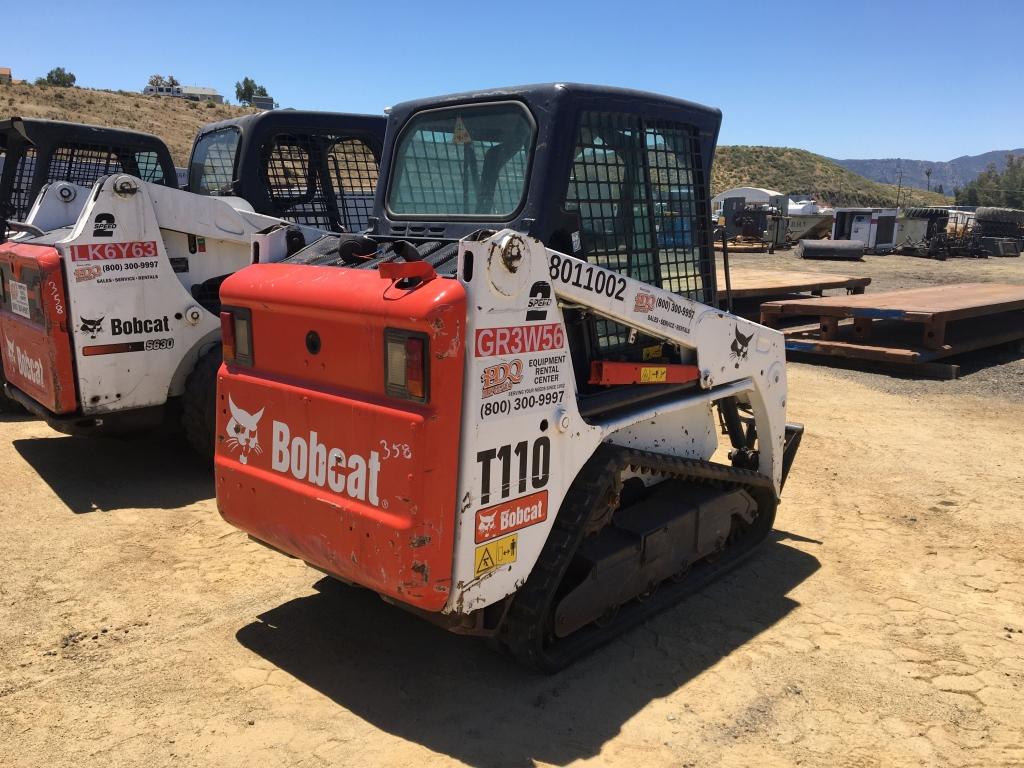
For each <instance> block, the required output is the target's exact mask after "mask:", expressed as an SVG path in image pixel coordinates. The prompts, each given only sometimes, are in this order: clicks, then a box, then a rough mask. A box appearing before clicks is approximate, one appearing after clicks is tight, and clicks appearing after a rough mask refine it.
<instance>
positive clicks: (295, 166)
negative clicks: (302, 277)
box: [260, 133, 379, 232]
mask: <svg viewBox="0 0 1024 768" xmlns="http://www.w3.org/2000/svg"><path fill="white" fill-rule="evenodd" d="M260 158H261V165H262V167H261V169H260V171H261V177H262V180H263V182H264V184H265V185H266V189H267V193H268V195H269V197H270V200H271V204H272V206H273V209H274V210H273V212H272V215H274V216H278V217H279V218H282V219H287V220H289V221H294V222H295V223H296V224H306V225H308V226H312V227H318V228H319V229H324V230H332V231H336V232H337V231H342V230H344V231H347V232H361V231H363V230H365V229H366V228H367V227H368V226H369V217H370V215H371V213H372V212H373V196H374V192H375V191H376V187H377V176H378V164H379V163H378V159H377V157H376V156H375V155H374V154H373V150H372V149H371V148H370V146H369V145H368V144H367V143H366V142H364V141H363V140H362V139H359V138H356V137H353V136H344V135H335V134H329V133H278V134H275V135H274V136H273V137H272V138H271V139H270V140H269V141H268V142H266V143H265V144H264V145H263V146H262V147H261V149H260Z"/></svg>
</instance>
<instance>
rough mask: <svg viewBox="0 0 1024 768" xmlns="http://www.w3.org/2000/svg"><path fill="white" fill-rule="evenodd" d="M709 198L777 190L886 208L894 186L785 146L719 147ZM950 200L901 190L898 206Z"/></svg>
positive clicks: (893, 195)
mask: <svg viewBox="0 0 1024 768" xmlns="http://www.w3.org/2000/svg"><path fill="white" fill-rule="evenodd" d="M711 186H712V188H713V191H714V193H715V194H717V193H719V192H722V191H723V190H726V189H730V188H732V187H742V186H752V187H765V188H767V189H775V190H778V191H779V192H783V193H790V192H808V193H810V194H811V196H812V197H813V198H815V199H816V200H817V201H818V202H819V203H827V204H829V205H868V206H881V205H892V204H893V203H895V201H896V187H895V186H893V185H891V184H880V183H878V182H876V181H869V180H868V179H865V178H864V177H863V176H858V175H857V174H855V173H853V172H852V171H848V170H846V169H845V168H843V167H842V166H840V165H839V164H838V163H835V162H833V161H832V160H829V159H828V158H827V157H822V156H821V155H816V154H814V153H813V152H808V151H806V150H803V149H790V148H788V147H744V146H722V147H719V148H718V150H717V151H716V152H715V164H714V166H713V167H712V172H711ZM952 201H953V199H952V198H951V197H947V196H945V195H940V194H938V193H937V192H926V191H924V190H922V189H911V188H908V187H906V186H904V187H903V190H902V192H901V193H900V204H901V205H948V204H950V203H952Z"/></svg>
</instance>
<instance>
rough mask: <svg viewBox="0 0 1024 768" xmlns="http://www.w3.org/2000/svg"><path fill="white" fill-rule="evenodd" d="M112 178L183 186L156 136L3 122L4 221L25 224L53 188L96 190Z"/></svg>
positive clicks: (0, 203)
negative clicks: (45, 189) (98, 184)
mask: <svg viewBox="0 0 1024 768" xmlns="http://www.w3.org/2000/svg"><path fill="white" fill-rule="evenodd" d="M112 173H128V174H131V175H132V176H137V177H139V178H140V179H142V180H143V181H149V182H153V183H155V184H163V185H165V186H169V187H177V186H178V182H177V173H176V171H175V169H174V162H173V161H172V159H171V153H170V150H169V149H168V148H167V145H166V144H164V142H163V141H161V140H160V139H159V138H157V137H156V136H153V135H152V134H148V133H139V132H137V131H125V130H120V129H115V128H103V127H100V126H95V125H84V124H82V123H67V122H60V121H57V120H35V119H29V118H20V117H12V118H10V119H9V120H0V216H2V217H3V218H5V219H7V220H14V221H24V220H25V218H26V217H27V216H28V213H29V211H30V210H31V208H32V203H33V201H34V200H35V198H36V196H37V195H38V194H39V191H40V190H41V189H42V188H43V186H44V185H46V184H49V183H50V182H56V181H67V182H70V183H72V184H74V185H77V186H81V187H91V186H92V185H93V183H94V182H95V181H96V180H97V179H99V178H101V177H103V176H107V175H109V174H112ZM82 202H83V203H84V199H83V201H82ZM0 234H2V233H0Z"/></svg>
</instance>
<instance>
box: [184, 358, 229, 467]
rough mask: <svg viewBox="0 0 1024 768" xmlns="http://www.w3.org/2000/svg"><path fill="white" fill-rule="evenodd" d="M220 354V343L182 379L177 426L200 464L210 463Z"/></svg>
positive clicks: (215, 434) (213, 446)
mask: <svg viewBox="0 0 1024 768" xmlns="http://www.w3.org/2000/svg"><path fill="white" fill-rule="evenodd" d="M222 360H223V353H222V351H221V346H220V344H216V345H214V346H213V347H211V348H210V350H209V351H208V352H206V353H205V354H204V355H202V356H201V357H200V358H199V361H198V362H197V363H196V367H195V368H193V369H192V373H190V374H189V375H188V378H187V379H186V380H185V394H184V395H183V396H182V398H181V401H182V402H181V426H182V428H183V429H184V430H185V438H186V439H187V440H188V443H189V445H191V446H192V448H193V449H194V450H195V452H196V453H198V454H199V455H200V456H201V457H202V458H203V460H204V461H209V462H210V463H213V453H214V448H215V447H216V444H217V441H216V437H217V371H218V370H219V369H220V364H221V361H222Z"/></svg>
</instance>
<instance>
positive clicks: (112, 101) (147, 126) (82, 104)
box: [0, 84, 255, 167]
mask: <svg viewBox="0 0 1024 768" xmlns="http://www.w3.org/2000/svg"><path fill="white" fill-rule="evenodd" d="M253 111H255V110H251V109H248V108H246V107H230V106H225V105H210V106H207V105H206V104H200V103H198V102H195V101H185V100H184V99H169V98H165V97H160V96H143V95H142V94H140V93H129V92H127V91H95V90H91V89H88V88H54V87H48V86H35V85H28V84H17V85H3V86H0V116H3V118H5V119H6V118H8V117H11V116H12V115H17V116H19V117H41V118H45V119H47V120H68V121H71V122H78V123H91V124H93V125H103V126H108V127H111V128H128V129H130V130H134V131H144V132H146V133H154V134H156V135H157V136H159V137H160V138H161V139H163V140H164V141H165V142H166V143H167V146H168V147H170V149H171V154H172V155H173V157H174V164H175V165H177V166H180V167H184V166H185V165H186V164H187V163H188V156H189V152H190V151H191V149H192V140H193V138H195V135H196V130H197V129H198V128H199V127H200V126H201V125H204V124H206V123H211V122H213V121H215V120H224V119H225V118H228V117H236V116H237V115H244V114H248V113H250V112H253Z"/></svg>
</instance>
